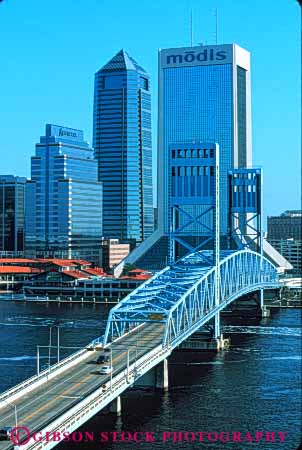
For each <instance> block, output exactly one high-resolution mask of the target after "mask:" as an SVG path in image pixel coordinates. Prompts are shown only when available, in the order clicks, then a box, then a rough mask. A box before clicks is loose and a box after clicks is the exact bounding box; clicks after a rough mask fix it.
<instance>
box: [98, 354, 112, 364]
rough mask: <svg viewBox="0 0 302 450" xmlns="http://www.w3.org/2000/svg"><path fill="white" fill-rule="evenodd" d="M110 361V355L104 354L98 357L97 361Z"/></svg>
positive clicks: (100, 362) (101, 362) (99, 362)
mask: <svg viewBox="0 0 302 450" xmlns="http://www.w3.org/2000/svg"><path fill="white" fill-rule="evenodd" d="M109 361H110V355H108V354H102V355H100V356H99V357H98V359H97V360H96V361H95V362H96V364H103V363H105V362H109Z"/></svg>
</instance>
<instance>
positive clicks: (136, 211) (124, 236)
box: [93, 50, 154, 242]
mask: <svg viewBox="0 0 302 450" xmlns="http://www.w3.org/2000/svg"><path fill="white" fill-rule="evenodd" d="M93 146H94V149H95V156H96V158H97V160H98V169H99V180H100V181H102V182H103V232H104V237H105V238H118V239H120V240H121V241H123V242H129V241H132V242H134V241H135V242H141V241H143V240H144V239H146V238H147V237H148V236H150V235H151V233H152V232H153V229H154V219H153V193H152V143H151V95H150V81H149V76H148V74H147V73H146V71H145V70H144V69H143V68H142V67H141V66H139V65H138V64H137V62H136V61H135V60H134V59H133V58H131V57H130V56H129V55H128V54H127V53H126V52H125V51H124V50H121V51H120V52H119V53H117V54H116V55H115V56H114V57H113V58H112V59H111V60H110V61H109V62H108V63H107V64H106V65H105V66H104V67H102V68H101V69H100V70H99V71H98V72H97V73H96V75H95V90H94V133H93Z"/></svg>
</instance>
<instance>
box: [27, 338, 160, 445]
mask: <svg viewBox="0 0 302 450" xmlns="http://www.w3.org/2000/svg"><path fill="white" fill-rule="evenodd" d="M168 354H169V350H167V349H163V348H162V346H161V345H160V346H157V347H155V348H153V349H152V350H151V351H150V352H148V353H147V354H145V355H143V356H142V357H141V358H140V359H139V360H138V361H136V362H133V363H132V364H130V366H129V369H128V379H127V368H123V369H122V370H121V371H120V372H119V373H118V374H117V375H115V376H114V377H113V378H112V384H111V386H110V382H108V381H107V382H106V384H105V386H106V387H105V389H104V388H103V386H102V387H98V388H96V389H95V390H94V391H93V392H91V393H90V394H89V395H88V396H86V397H85V398H84V399H83V400H81V401H80V402H78V403H77V404H76V405H73V406H71V407H69V409H68V410H67V411H65V412H63V413H62V414H61V415H60V416H57V417H54V418H53V421H52V422H51V423H49V424H48V425H47V426H46V424H45V428H43V429H42V430H41V429H40V430H39V434H40V435H41V436H45V434H46V432H48V433H54V432H60V433H61V434H62V433H64V432H69V433H71V432H72V431H74V430H76V429H77V428H79V427H80V426H81V425H82V424H83V423H85V422H86V421H87V420H89V418H91V417H93V416H94V415H95V414H96V413H97V412H98V411H100V410H101V409H103V408H104V407H105V406H106V405H108V404H109V403H110V402H112V400H114V399H115V398H116V397H118V396H119V395H120V394H121V393H122V392H123V391H125V390H126V389H127V388H128V387H129V385H131V384H133V383H134V382H135V381H136V379H137V378H139V377H140V376H141V375H143V374H144V373H146V372H148V371H149V370H150V369H151V368H152V367H154V366H156V365H157V364H158V363H159V362H160V361H161V360H163V359H165V358H166V357H167V356H168ZM138 373H139V374H140V375H138ZM36 431H37V430H36ZM58 443H59V442H54V441H49V442H47V441H46V440H44V441H43V440H42V441H39V442H36V441H34V440H33V439H31V440H30V441H29V442H28V443H26V444H24V445H23V444H22V445H21V446H20V449H21V448H22V450H43V449H48V450H49V449H50V448H52V447H54V446H55V445H57V444H58Z"/></svg>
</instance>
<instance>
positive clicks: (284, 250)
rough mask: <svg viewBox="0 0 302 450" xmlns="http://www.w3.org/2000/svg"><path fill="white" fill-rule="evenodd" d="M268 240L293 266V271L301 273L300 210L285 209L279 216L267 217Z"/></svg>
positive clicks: (301, 227) (301, 213)
mask: <svg viewBox="0 0 302 450" xmlns="http://www.w3.org/2000/svg"><path fill="white" fill-rule="evenodd" d="M267 240H268V242H269V243H270V244H271V245H272V246H273V247H274V248H275V249H276V250H277V251H278V252H279V253H280V254H281V255H282V256H283V257H284V258H286V259H287V261H289V262H290V263H291V264H292V266H293V272H296V273H299V274H301V273H302V211H301V210H290V211H285V212H284V213H282V214H281V215H280V216H269V217H268V218H267Z"/></svg>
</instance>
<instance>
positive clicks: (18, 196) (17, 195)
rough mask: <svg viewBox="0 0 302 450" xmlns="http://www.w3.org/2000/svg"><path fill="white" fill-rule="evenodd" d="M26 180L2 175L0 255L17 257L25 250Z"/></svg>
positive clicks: (0, 185) (0, 189)
mask: <svg viewBox="0 0 302 450" xmlns="http://www.w3.org/2000/svg"><path fill="white" fill-rule="evenodd" d="M25 182H26V178H23V177H15V176H13V175H0V253H1V254H2V255H11V256H17V255H18V254H21V253H22V252H23V250H24V206H25Z"/></svg>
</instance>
